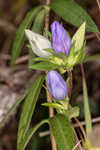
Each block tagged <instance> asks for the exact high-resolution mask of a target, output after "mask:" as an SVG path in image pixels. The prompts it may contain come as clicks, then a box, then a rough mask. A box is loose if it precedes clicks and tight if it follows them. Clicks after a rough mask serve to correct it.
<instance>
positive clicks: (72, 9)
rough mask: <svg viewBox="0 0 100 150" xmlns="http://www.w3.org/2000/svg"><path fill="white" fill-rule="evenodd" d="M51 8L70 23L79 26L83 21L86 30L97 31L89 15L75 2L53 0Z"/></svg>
mask: <svg viewBox="0 0 100 150" xmlns="http://www.w3.org/2000/svg"><path fill="white" fill-rule="evenodd" d="M51 8H52V9H53V10H54V11H55V12H56V13H57V14H58V15H59V16H61V17H62V18H63V19H64V20H65V21H67V22H69V23H70V24H72V25H74V26H76V27H79V26H80V25H81V24H82V23H83V22H86V31H88V32H99V31H98V28H97V26H96V24H95V23H94V22H93V20H92V19H91V17H90V16H89V15H88V14H87V12H86V11H85V10H84V9H83V8H82V7H81V6H79V5H78V4H77V3H76V2H73V1H72V0H53V1H52V3H51Z"/></svg>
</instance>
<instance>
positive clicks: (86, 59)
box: [83, 54, 100, 63]
mask: <svg viewBox="0 0 100 150" xmlns="http://www.w3.org/2000/svg"><path fill="white" fill-rule="evenodd" d="M97 59H100V54H97V55H94V56H86V57H85V58H84V60H83V62H84V63H85V62H90V61H94V60H97Z"/></svg>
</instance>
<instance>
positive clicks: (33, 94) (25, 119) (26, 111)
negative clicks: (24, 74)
mask: <svg viewBox="0 0 100 150" xmlns="http://www.w3.org/2000/svg"><path fill="white" fill-rule="evenodd" d="M43 81H44V75H40V76H39V77H38V78H37V79H36V80H35V81H34V83H33V85H32V86H31V89H30V91H29V93H28V95H27V97H26V99H25V102H24V106H23V109H22V113H21V117H20V122H19V128H18V141H17V147H18V150H21V141H22V140H23V139H24V137H25V136H26V133H27V131H28V129H29V125H30V121H31V118H32V115H33V113H34V109H35V105H36V102H37V99H38V96H39V94H40V89H41V87H42V83H43Z"/></svg>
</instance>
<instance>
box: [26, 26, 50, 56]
mask: <svg viewBox="0 0 100 150" xmlns="http://www.w3.org/2000/svg"><path fill="white" fill-rule="evenodd" d="M25 35H26V37H27V38H28V40H29V43H30V45H31V48H32V51H33V52H34V53H35V54H36V55H37V56H40V57H49V56H50V55H51V54H50V53H49V52H46V51H43V49H47V48H52V46H51V43H50V41H49V40H48V39H47V38H45V37H44V36H42V35H40V34H37V33H35V32H32V31H30V30H28V29H26V30H25Z"/></svg>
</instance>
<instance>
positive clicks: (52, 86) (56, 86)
mask: <svg viewBox="0 0 100 150" xmlns="http://www.w3.org/2000/svg"><path fill="white" fill-rule="evenodd" d="M47 82H48V89H49V92H50V93H51V95H52V96H53V97H54V98H56V99H58V100H64V99H65V98H66V96H67V94H68V87H67V84H66V82H65V81H64V79H63V78H62V76H61V75H60V74H59V73H58V72H56V71H54V70H51V71H49V72H48V75H47Z"/></svg>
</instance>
